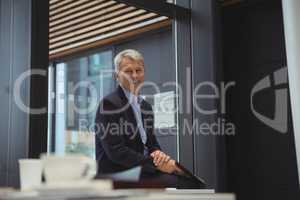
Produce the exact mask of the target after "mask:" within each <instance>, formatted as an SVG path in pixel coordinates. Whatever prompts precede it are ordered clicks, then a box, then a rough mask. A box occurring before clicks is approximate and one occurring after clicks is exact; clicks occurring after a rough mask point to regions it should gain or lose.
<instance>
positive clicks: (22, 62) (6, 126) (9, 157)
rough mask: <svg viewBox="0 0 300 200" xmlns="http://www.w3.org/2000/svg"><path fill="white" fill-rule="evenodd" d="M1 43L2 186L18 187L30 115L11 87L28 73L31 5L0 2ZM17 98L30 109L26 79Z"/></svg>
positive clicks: (17, 1)
mask: <svg viewBox="0 0 300 200" xmlns="http://www.w3.org/2000/svg"><path fill="white" fill-rule="evenodd" d="M0 23H1V42H0V49H1V51H0V56H1V58H0V60H1V75H0V89H1V91H0V97H1V104H0V106H1V107H0V108H1V111H2V112H1V116H0V118H1V124H0V134H1V135H0V141H1V145H0V148H1V150H0V152H1V153H0V155H1V158H0V159H1V169H0V171H1V175H0V176H1V177H0V185H1V186H18V176H19V173H18V170H19V168H18V159H19V158H25V157H27V156H28V137H29V135H28V124H29V115H28V113H26V112H24V111H22V110H21V109H20V107H19V104H18V102H16V101H15V95H14V87H15V84H16V80H17V79H18V78H19V77H20V75H21V74H22V73H23V72H25V71H27V70H29V69H30V47H31V45H30V43H31V1H30V0H22V1H20V0H1V17H0ZM18 95H20V98H21V99H22V103H23V104H25V105H26V106H28V105H29V79H26V80H25V81H24V82H23V83H22V84H21V90H20V93H19V94H18Z"/></svg>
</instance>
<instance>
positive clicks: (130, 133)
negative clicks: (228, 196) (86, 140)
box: [95, 49, 194, 187]
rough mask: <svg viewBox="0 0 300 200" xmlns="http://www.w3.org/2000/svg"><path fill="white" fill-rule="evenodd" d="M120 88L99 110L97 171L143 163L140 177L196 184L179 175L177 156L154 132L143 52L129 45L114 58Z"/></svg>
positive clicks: (170, 183) (172, 184)
mask: <svg viewBox="0 0 300 200" xmlns="http://www.w3.org/2000/svg"><path fill="white" fill-rule="evenodd" d="M114 64H115V78H116V80H117V81H118V83H119V85H118V87H117V89H116V90H115V91H114V92H112V93H111V94H109V95H108V96H106V97H104V98H103V99H102V101H101V102H100V105H99V108H98V110H97V114H96V120H95V123H96V159H97V161H98V166H99V168H98V173H99V174H105V173H114V172H119V171H123V170H127V169H130V168H132V167H135V166H139V165H140V166H142V175H141V179H149V180H150V179H151V180H155V181H160V182H161V183H162V184H163V185H165V186H166V187H178V185H179V184H181V186H182V185H183V187H194V186H193V184H192V183H190V182H189V180H188V179H186V178H184V177H182V176H180V174H181V173H182V171H181V170H180V169H178V168H177V167H176V164H175V160H173V159H171V158H170V156H168V155H167V154H165V153H164V152H162V150H161V148H160V145H159V144H158V142H157V139H156V137H155V135H154V116H153V111H152V107H151V105H150V104H149V103H147V102H146V101H145V100H144V99H143V98H142V97H141V96H140V90H141V88H142V86H143V83H144V80H145V63H144V58H143V56H142V55H141V54H140V53H139V52H137V51H136V50H132V49H127V50H124V51H122V52H120V53H119V54H118V55H117V56H116V57H115V59H114Z"/></svg>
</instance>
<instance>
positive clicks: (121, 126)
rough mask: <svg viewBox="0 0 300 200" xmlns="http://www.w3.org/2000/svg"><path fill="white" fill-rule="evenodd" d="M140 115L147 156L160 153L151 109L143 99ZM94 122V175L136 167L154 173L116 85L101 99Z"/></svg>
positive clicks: (132, 113)
mask: <svg viewBox="0 0 300 200" xmlns="http://www.w3.org/2000/svg"><path fill="white" fill-rule="evenodd" d="M141 112H142V120H143V125H144V128H145V132H146V134H147V143H146V146H147V147H148V149H149V153H151V152H153V151H155V150H160V146H159V144H158V142H157V139H156V137H155V135H154V118H153V111H152V107H151V105H150V104H149V103H147V102H146V101H145V100H143V101H142V102H141ZM95 123H96V130H95V132H96V138H95V139H96V140H95V142H96V159H97V162H98V174H103V173H114V172H118V171H123V170H127V169H129V168H132V167H135V166H138V165H142V167H143V168H142V169H143V172H147V173H156V172H157V169H156V167H155V166H154V164H153V160H152V158H151V157H150V156H145V155H144V153H143V152H144V144H143V143H142V140H141V138H140V133H139V132H138V128H137V123H136V119H135V115H134V112H133V109H132V108H131V106H130V104H129V103H128V99H127V97H126V96H125V94H124V91H123V89H122V88H121V87H120V86H118V88H117V89H116V90H115V91H114V92H112V93H111V94H109V95H108V96H106V97H104V98H103V99H102V101H101V102H100V105H99V108H98V110H97V114H96V119H95Z"/></svg>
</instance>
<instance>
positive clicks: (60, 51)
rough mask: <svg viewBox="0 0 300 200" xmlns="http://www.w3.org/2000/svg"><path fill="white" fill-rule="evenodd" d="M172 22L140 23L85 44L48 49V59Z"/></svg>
mask: <svg viewBox="0 0 300 200" xmlns="http://www.w3.org/2000/svg"><path fill="white" fill-rule="evenodd" d="M171 24H172V21H171V20H169V19H168V20H163V21H161V22H158V23H152V24H149V25H141V27H137V28H136V29H133V30H130V31H125V32H121V33H117V34H116V35H112V36H108V37H103V39H100V40H95V41H92V42H90V43H85V44H80V45H78V46H76V45H73V46H66V47H63V48H60V49H56V50H53V51H50V52H49V53H50V54H49V59H50V61H52V60H55V59H59V58H63V57H66V56H69V55H73V54H75V53H80V52H84V51H87V50H91V49H93V48H99V47H103V46H105V45H110V44H113V43H116V42H120V41H122V40H126V39H128V38H130V37H134V36H136V35H139V34H142V33H145V32H148V31H151V30H155V29H159V28H162V27H167V26H170V25H171Z"/></svg>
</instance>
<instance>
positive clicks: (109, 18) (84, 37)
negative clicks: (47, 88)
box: [49, 0, 171, 58]
mask: <svg viewBox="0 0 300 200" xmlns="http://www.w3.org/2000/svg"><path fill="white" fill-rule="evenodd" d="M49 1H50V11H49V16H50V17H49V56H50V57H51V58H57V57H59V56H63V55H69V54H70V53H74V52H78V51H83V50H87V48H93V47H96V46H99V45H104V44H108V43H109V42H113V41H117V40H118V39H125V38H126V37H130V36H133V35H136V34H139V33H143V32H146V31H149V30H153V29H156V28H159V27H163V26H167V25H170V24H171V20H170V19H169V18H168V17H165V16H159V15H158V14H156V13H153V12H149V11H146V10H143V9H138V8H136V7H134V6H129V5H127V4H126V3H125V2H124V3H120V2H118V1H116V0H49Z"/></svg>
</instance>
